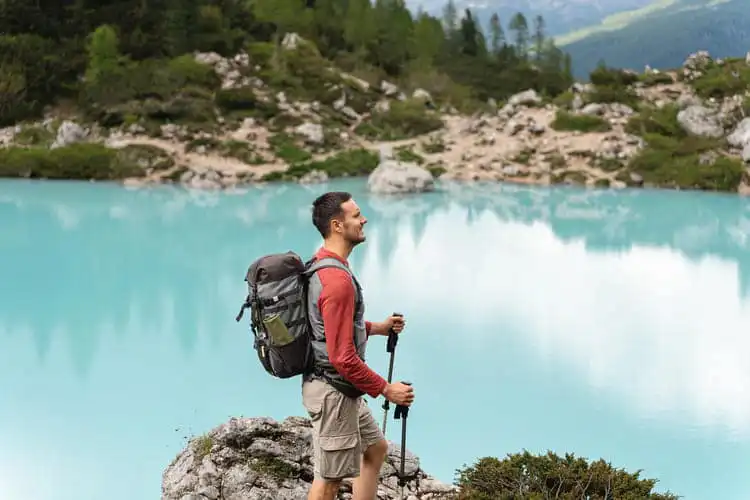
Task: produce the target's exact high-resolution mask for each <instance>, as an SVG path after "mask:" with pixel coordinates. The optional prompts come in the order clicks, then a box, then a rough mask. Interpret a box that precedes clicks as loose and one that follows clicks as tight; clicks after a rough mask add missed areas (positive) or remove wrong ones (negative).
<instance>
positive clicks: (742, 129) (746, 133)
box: [727, 118, 750, 149]
mask: <svg viewBox="0 0 750 500" xmlns="http://www.w3.org/2000/svg"><path fill="white" fill-rule="evenodd" d="M727 143H728V144H729V145H730V146H732V147H735V148H737V149H742V148H744V147H745V146H747V145H748V144H750V118H745V119H744V120H742V121H741V122H740V123H739V124H738V125H737V127H736V128H735V129H734V131H733V132H732V133H731V134H729V135H728V136H727Z"/></svg>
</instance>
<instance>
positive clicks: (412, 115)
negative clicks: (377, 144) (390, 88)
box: [356, 101, 444, 141]
mask: <svg viewBox="0 0 750 500" xmlns="http://www.w3.org/2000/svg"><path fill="white" fill-rule="evenodd" d="M443 125H444V124H443V120H441V119H440V117H439V116H438V115H436V114H433V113H430V112H428V111H427V109H426V107H425V105H424V104H423V103H420V102H416V101H403V102H402V101H394V102H391V103H390V108H389V109H388V111H385V112H382V111H375V112H373V114H372V117H371V118H370V120H369V121H368V122H365V123H362V124H361V125H359V126H358V127H357V129H356V132H357V133H358V134H360V135H363V136H365V137H367V138H370V139H376V140H384V141H398V140H402V139H409V138H411V137H416V136H418V135H424V134H428V133H430V132H433V131H435V130H439V129H441V128H442V127H443Z"/></svg>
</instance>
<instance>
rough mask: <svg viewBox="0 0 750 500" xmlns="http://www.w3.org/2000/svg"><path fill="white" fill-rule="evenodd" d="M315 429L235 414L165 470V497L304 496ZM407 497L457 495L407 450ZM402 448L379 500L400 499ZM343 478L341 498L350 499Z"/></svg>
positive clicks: (296, 499)
mask: <svg viewBox="0 0 750 500" xmlns="http://www.w3.org/2000/svg"><path fill="white" fill-rule="evenodd" d="M313 460H314V457H313V454H312V433H311V425H310V421H309V420H308V419H306V418H300V417H290V418H287V419H286V420H284V421H283V422H281V423H278V422H276V421H274V420H272V419H270V418H231V419H229V421H227V422H225V423H224V424H222V425H220V426H218V427H216V428H214V429H212V430H211V431H209V432H208V433H207V434H206V435H204V436H201V437H198V438H194V439H192V440H191V441H190V442H189V443H188V445H187V447H186V448H185V449H184V450H183V451H182V452H180V453H179V454H178V455H177V457H175V459H174V460H173V461H172V463H170V464H169V465H168V466H167V468H166V469H165V470H164V473H163V475H162V496H161V498H162V500H193V499H195V500H206V499H210V500H219V499H221V500H256V499H257V500H261V499H268V500H270V499H275V500H306V499H307V494H308V490H309V488H310V483H311V482H312V478H313ZM404 464H405V467H404V468H405V470H404V477H405V478H406V479H407V483H406V485H405V487H404V498H413V499H416V500H428V499H432V500H442V499H448V498H456V497H457V493H458V489H457V488H456V487H455V486H452V485H448V484H445V483H442V482H440V481H438V480H436V479H434V478H432V477H430V476H429V475H427V474H426V473H425V472H424V471H423V470H422V469H421V468H420V466H419V459H418V458H417V457H416V456H414V455H413V454H411V453H410V452H409V451H408V450H407V452H406V460H405V462H404ZM399 467H400V449H399V447H398V446H397V445H395V444H394V443H390V442H389V444H388V457H387V458H386V462H385V463H384V464H383V467H382V469H381V471H380V478H379V484H378V492H379V494H378V499H381V500H395V499H397V498H401V497H400V493H401V489H400V487H399V485H398V472H397V471H398V468H399ZM351 492H352V490H351V480H345V481H344V482H343V485H342V487H341V492H340V497H339V498H350V495H351Z"/></svg>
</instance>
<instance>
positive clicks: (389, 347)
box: [385, 312, 404, 352]
mask: <svg viewBox="0 0 750 500" xmlns="http://www.w3.org/2000/svg"><path fill="white" fill-rule="evenodd" d="M393 316H398V317H399V318H403V317H404V315H403V314H401V313H398V312H395V313H393ZM396 344H398V334H397V333H396V332H394V331H393V328H391V329H390V330H389V331H388V343H387V344H386V346H385V351H386V352H393V351H395V350H396Z"/></svg>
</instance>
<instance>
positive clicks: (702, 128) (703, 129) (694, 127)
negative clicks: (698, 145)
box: [677, 105, 724, 138]
mask: <svg viewBox="0 0 750 500" xmlns="http://www.w3.org/2000/svg"><path fill="white" fill-rule="evenodd" d="M677 122H678V123H679V124H680V126H681V127H682V128H683V130H685V131H686V132H687V133H689V134H692V135H697V136H701V137H714V138H719V137H722V136H723V135H724V127H722V126H721V122H720V120H719V118H718V117H717V115H716V113H714V112H713V111H711V110H710V109H708V108H706V107H705V106H696V105H694V106H688V107H687V108H685V109H683V110H682V111H680V112H679V113H677Z"/></svg>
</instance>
